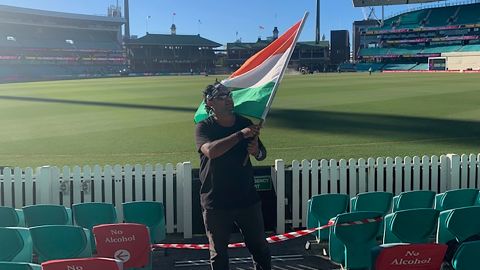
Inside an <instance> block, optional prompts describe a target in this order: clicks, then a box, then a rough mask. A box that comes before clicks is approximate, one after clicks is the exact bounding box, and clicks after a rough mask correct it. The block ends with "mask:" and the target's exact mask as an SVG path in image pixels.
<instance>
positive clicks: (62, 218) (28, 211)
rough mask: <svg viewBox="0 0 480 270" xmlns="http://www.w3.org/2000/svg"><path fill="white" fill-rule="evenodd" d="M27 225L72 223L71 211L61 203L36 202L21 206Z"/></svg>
mask: <svg viewBox="0 0 480 270" xmlns="http://www.w3.org/2000/svg"><path fill="white" fill-rule="evenodd" d="M22 210H23V212H24V214H25V223H26V225H27V226H28V227H34V226H41V225H72V212H71V209H70V208H66V207H65V206H63V205H53V204H37V205H29V206H25V207H23V208H22Z"/></svg>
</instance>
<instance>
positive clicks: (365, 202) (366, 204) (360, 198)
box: [350, 191, 393, 214]
mask: <svg viewBox="0 0 480 270" xmlns="http://www.w3.org/2000/svg"><path fill="white" fill-rule="evenodd" d="M392 198H393V194H392V193H390V192H383V191H372V192H365V193H359V194H358V195H357V196H356V197H353V198H352V199H351V200H350V201H351V203H352V212H358V211H374V212H382V213H383V214H386V213H388V212H389V211H390V208H391V206H392Z"/></svg>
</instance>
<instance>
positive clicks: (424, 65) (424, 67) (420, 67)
mask: <svg viewBox="0 0 480 270" xmlns="http://www.w3.org/2000/svg"><path fill="white" fill-rule="evenodd" d="M410 70H428V63H420V64H418V65H416V66H414V67H413V68H412V69H410Z"/></svg>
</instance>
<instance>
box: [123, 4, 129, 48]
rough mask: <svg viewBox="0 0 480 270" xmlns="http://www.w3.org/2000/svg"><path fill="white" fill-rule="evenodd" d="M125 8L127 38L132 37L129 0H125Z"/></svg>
mask: <svg viewBox="0 0 480 270" xmlns="http://www.w3.org/2000/svg"><path fill="white" fill-rule="evenodd" d="M123 8H124V14H125V38H126V39H130V14H129V13H130V11H129V8H128V0H124V1H123Z"/></svg>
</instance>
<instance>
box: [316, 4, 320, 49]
mask: <svg viewBox="0 0 480 270" xmlns="http://www.w3.org/2000/svg"><path fill="white" fill-rule="evenodd" d="M319 43H320V0H317V17H316V26H315V44H319Z"/></svg>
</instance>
